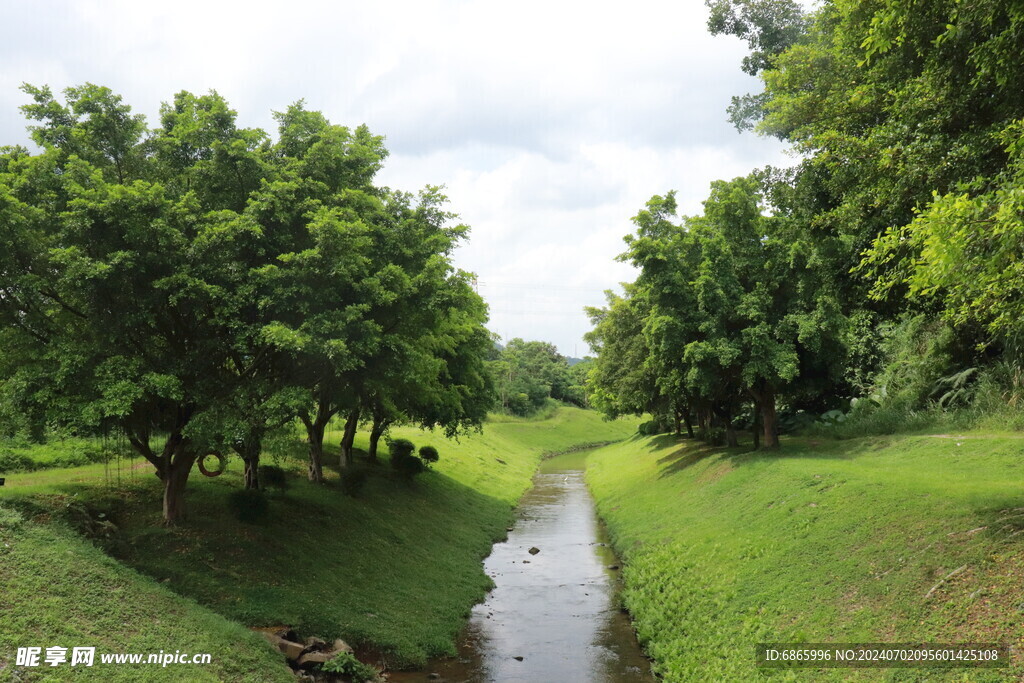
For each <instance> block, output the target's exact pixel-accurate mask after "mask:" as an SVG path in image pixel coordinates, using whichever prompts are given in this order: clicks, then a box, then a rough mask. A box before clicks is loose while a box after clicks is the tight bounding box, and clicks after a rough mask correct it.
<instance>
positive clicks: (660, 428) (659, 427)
mask: <svg viewBox="0 0 1024 683" xmlns="http://www.w3.org/2000/svg"><path fill="white" fill-rule="evenodd" d="M636 431H637V432H638V433H639V434H640V435H642V436H654V435H655V434H664V433H665V432H670V431H672V426H671V425H669V424H668V423H667V421H664V420H659V419H654V420H648V421H647V422H641V423H640V426H639V427H637V428H636Z"/></svg>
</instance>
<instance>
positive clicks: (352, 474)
mask: <svg viewBox="0 0 1024 683" xmlns="http://www.w3.org/2000/svg"><path fill="white" fill-rule="evenodd" d="M369 476H370V473H369V471H367V469H366V468H365V467H347V468H345V469H343V470H342V471H341V492H342V493H344V494H345V495H346V496H353V497H355V496H358V495H359V493H360V492H361V491H362V490H363V488H364V487H365V486H366V480H367V479H368V478H369Z"/></svg>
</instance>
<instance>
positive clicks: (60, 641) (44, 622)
mask: <svg viewBox="0 0 1024 683" xmlns="http://www.w3.org/2000/svg"><path fill="white" fill-rule="evenodd" d="M0 581H2V584H0V680H12V681H30V680H104V681H169V680H171V681H226V680H230V681H281V682H285V683H286V682H287V681H293V680H294V676H293V675H292V673H291V671H290V670H289V669H288V668H287V667H286V666H285V663H284V660H283V659H282V657H281V656H280V655H278V654H277V653H275V652H274V651H272V650H271V649H270V647H269V646H268V645H267V644H266V643H265V642H264V641H263V640H262V639H261V638H259V637H257V636H256V635H255V634H253V633H252V632H250V631H249V630H247V629H245V628H243V627H242V626H240V625H238V624H235V623H232V622H230V621H228V620H227V619H225V618H224V617H222V616H220V615H217V614H215V613H213V612H211V611H210V610H208V609H206V608H204V607H200V606H199V605H197V604H196V603H195V602H193V601H192V600H189V599H187V598H183V597H181V596H179V595H176V594H175V593H173V592H171V591H170V590H168V589H167V588H165V587H163V586H160V585H159V584H157V583H155V582H154V581H152V580H151V579H149V578H147V577H144V576H141V575H139V574H138V573H137V572H135V571H134V570H132V569H129V568H128V567H125V566H124V565H122V564H119V563H118V562H116V561H115V560H113V559H111V558H110V557H108V556H107V555H105V554H103V552H102V551H100V550H99V549H98V548H96V547H95V546H93V545H92V544H90V543H88V542H87V541H85V540H83V539H82V538H81V537H79V536H78V535H77V534H76V533H74V532H73V531H71V530H70V529H68V528H66V527H64V526H62V525H61V524H39V523H33V522H30V521H26V520H24V519H23V518H22V516H21V515H20V514H19V513H18V512H17V511H15V510H13V509H10V508H7V507H0ZM19 647H22V648H25V647H39V648H42V655H43V656H42V657H40V660H41V662H42V660H43V659H44V658H45V653H46V649H47V648H48V647H63V648H67V657H68V660H69V661H68V662H64V663H62V664H58V665H57V666H52V667H51V666H47V665H45V662H42V663H43V665H42V666H39V667H18V666H16V658H15V653H16V651H17V649H18V648H19ZM75 647H95V648H96V651H95V658H94V663H93V665H92V666H84V665H77V666H75V667H74V668H72V667H71V666H70V663H69V662H70V658H71V654H72V649H73V648H75ZM178 650H180V651H181V652H184V653H188V654H189V655H192V654H196V653H202V654H210V655H211V661H210V663H209V664H168V665H167V666H166V667H163V666H161V665H160V664H136V665H130V664H103V663H102V662H101V661H100V656H101V654H103V653H111V654H147V655H148V654H150V653H159V652H161V651H163V652H164V653H173V652H175V651H178Z"/></svg>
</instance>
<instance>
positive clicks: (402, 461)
mask: <svg viewBox="0 0 1024 683" xmlns="http://www.w3.org/2000/svg"><path fill="white" fill-rule="evenodd" d="M391 467H392V468H394V470H395V472H397V473H398V474H400V475H401V476H403V477H405V478H406V479H412V478H413V477H415V476H416V475H418V474H423V473H424V472H426V471H427V465H426V463H424V461H423V460H420V459H419V458H417V457H416V456H415V455H407V454H404V453H402V454H399V455H393V456H391Z"/></svg>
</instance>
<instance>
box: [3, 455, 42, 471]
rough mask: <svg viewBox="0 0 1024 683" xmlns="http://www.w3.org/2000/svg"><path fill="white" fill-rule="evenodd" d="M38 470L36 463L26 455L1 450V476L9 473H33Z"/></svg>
mask: <svg viewBox="0 0 1024 683" xmlns="http://www.w3.org/2000/svg"><path fill="white" fill-rule="evenodd" d="M34 469H36V462H35V461H34V460H33V459H32V458H30V457H28V456H27V455H25V454H24V453H15V452H14V451H10V450H6V449H4V450H0V474H4V473H7V472H31V471H32V470H34Z"/></svg>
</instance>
